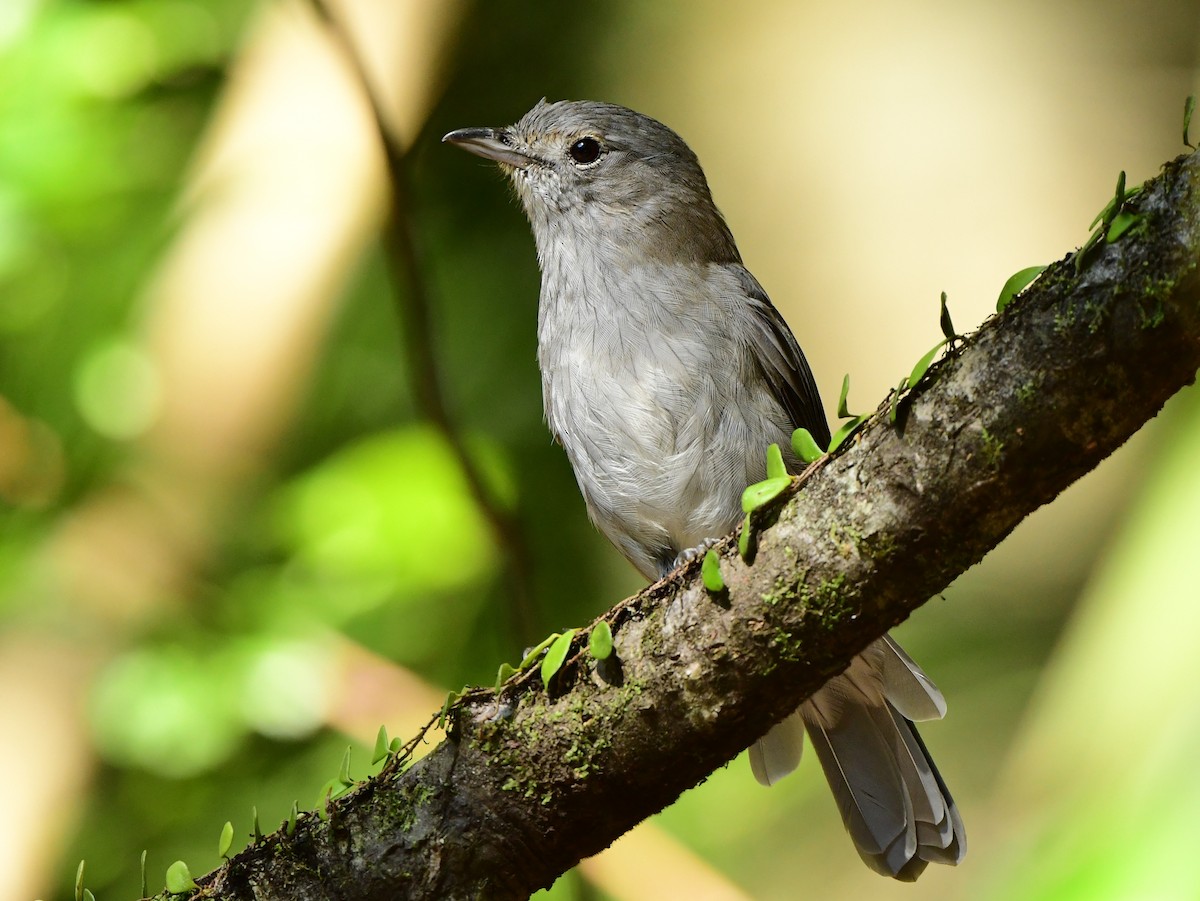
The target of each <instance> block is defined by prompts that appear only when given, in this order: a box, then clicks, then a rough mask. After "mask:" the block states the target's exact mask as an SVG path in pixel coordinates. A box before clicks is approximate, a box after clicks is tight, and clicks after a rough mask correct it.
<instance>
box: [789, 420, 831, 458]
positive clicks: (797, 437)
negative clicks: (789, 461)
mask: <svg viewBox="0 0 1200 901" xmlns="http://www.w3.org/2000/svg"><path fill="white" fill-rule="evenodd" d="M792 450H793V451H794V452H795V454H796V456H797V457H799V458H800V459H801V460H802V461H803V462H805V463H815V462H816V461H817V460H820V459H821V458H822V457H823V456H825V451H823V450H821V448H820V446H818V444H817V442H816V439H814V438H813V436H812V433H811V432H810V431H809V430H808V429H803V428H801V429H796V431H794V432H792Z"/></svg>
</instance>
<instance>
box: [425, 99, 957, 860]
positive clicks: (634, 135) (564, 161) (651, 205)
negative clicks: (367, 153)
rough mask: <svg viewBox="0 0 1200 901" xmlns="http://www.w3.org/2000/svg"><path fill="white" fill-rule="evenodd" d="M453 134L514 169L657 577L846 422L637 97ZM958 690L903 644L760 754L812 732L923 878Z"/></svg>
mask: <svg viewBox="0 0 1200 901" xmlns="http://www.w3.org/2000/svg"><path fill="white" fill-rule="evenodd" d="M444 140H446V141H449V142H451V143H454V144H457V145H459V146H461V147H463V148H464V149H466V150H469V151H471V152H473V153H476V154H478V155H480V156H483V157H485V158H488V159H492V160H495V161H496V162H498V163H499V164H500V166H501V168H502V169H504V171H505V172H506V173H507V174H508V175H509V176H510V177H511V179H512V182H513V184H514V186H515V188H516V191H517V195H518V196H519V197H520V199H521V202H522V205H523V206H524V209H525V213H526V215H527V216H528V217H529V221H530V223H531V225H532V228H533V234H534V239H535V241H536V244H537V255H538V263H539V265H540V267H541V271H542V290H541V303H540V305H539V309H538V363H539V365H540V367H541V372H542V392H543V402H544V405H545V411H546V420H547V422H548V424H549V426H550V429H551V431H552V432H553V433H554V435H555V437H556V438H557V440H558V441H559V442H560V443H561V444H562V446H563V448H564V449H565V450H566V452H567V456H568V458H569V459H570V461H571V465H572V467H573V468H574V470H575V475H576V478H577V480H578V482H579V487H580V491H581V492H582V493H583V497H584V501H585V503H586V505H587V509H588V513H589V514H590V515H591V518H592V520H593V522H595V523H596V525H597V527H598V528H599V529H600V530H601V531H602V532H603V533H604V534H605V535H606V536H607V537H608V538H609V540H611V541H612V543H613V544H614V545H616V546H617V548H618V549H619V550H620V551H621V552H622V553H623V554H624V555H625V556H626V557H627V558H628V559H629V560H630V562H631V563H633V565H634V566H635V567H637V568H638V570H639V571H640V572H642V573H643V574H644V575H645V576H646V577H647V578H651V579H654V578H658V577H660V576H662V575H664V574H665V573H666V572H668V571H669V570H670V569H671V568H673V566H674V565H675V563H676V561H677V560H678V558H679V557H680V555H681V554H684V553H686V552H687V551H688V550H689V549H692V548H695V547H697V546H700V545H702V544H703V543H704V542H705V541H706V540H707V539H712V538H715V537H719V536H721V535H724V534H726V533H727V532H729V531H731V530H732V529H733V528H734V526H735V525H736V524H737V523H738V521H739V520H740V519H741V515H742V514H741V506H740V497H741V491H742V489H743V488H744V487H745V486H746V485H748V484H750V483H752V482H756V481H759V480H760V479H762V478H763V477H764V475H765V464H764V451H765V449H766V447H767V445H768V444H770V443H772V442H775V443H778V444H779V446H780V447H781V448H784V459H785V463H786V464H787V465H788V468H789V469H790V470H792V471H799V469H800V463H799V461H798V460H797V459H796V458H795V457H794V456H793V455H792V453H791V450H790V447H791V443H790V440H789V439H790V436H791V433H792V431H793V429H795V428H797V427H799V426H803V427H805V428H807V429H808V430H809V431H810V432H811V433H812V434H813V436H814V437H815V438H816V440H817V441H818V442H820V443H822V446H824V443H826V442H828V440H829V430H828V425H827V423H826V421H825V415H824V412H823V410H822V407H821V401H820V396H819V394H818V392H817V388H816V384H815V382H814V380H813V377H812V373H811V371H810V369H809V367H808V363H807V362H806V361H805V359H804V354H803V353H802V352H801V350H800V347H799V345H798V344H797V343H796V339H795V337H794V336H793V335H792V332H791V330H790V329H789V328H788V327H787V325H786V323H785V322H784V321H783V319H782V317H781V316H780V315H779V313H778V312H777V311H776V309H775V308H774V306H772V304H771V301H770V300H769V298H768V297H767V294H766V292H765V291H764V290H763V289H762V286H761V285H759V284H758V282H757V281H756V280H755V278H754V276H753V275H751V274H750V272H749V271H748V270H747V269H746V268H745V267H744V266H743V265H742V260H741V256H740V255H739V253H738V250H737V246H736V244H735V243H734V240H733V236H732V235H731V234H730V232H729V228H728V226H727V225H726V224H725V220H724V219H723V218H722V217H721V214H720V212H719V211H718V210H717V208H716V206H715V205H714V203H713V200H712V197H711V195H710V193H709V188H708V183H707V181H706V179H705V177H704V172H703V170H702V169H701V168H700V163H699V161H698V160H697V159H696V156H695V154H694V153H693V152H692V151H691V149H690V148H689V147H688V146H687V145H686V144H685V143H684V142H683V140H682V139H681V138H679V136H678V135H676V134H675V132H673V131H671V130H670V129H669V128H667V127H666V126H665V125H663V124H661V123H659V122H657V121H655V120H654V119H650V118H648V117H646V116H643V115H641V114H639V113H635V112H633V111H632V110H628V109H625V108H624V107H620V106H614V105H612V104H607V103H595V102H566V101H563V102H558V103H546V102H545V101H542V102H540V103H538V104H537V105H536V106H535V107H534V108H533V109H532V110H530V111H529V112H528V113H526V114H525V116H523V117H522V118H521V120H520V121H519V122H517V123H516V124H515V125H513V126H509V127H505V128H468V129H460V130H458V131H454V132H451V133H450V134H448V135H446V137H445V138H444ZM944 712H945V701H944V700H943V699H942V696H941V694H940V692H938V690H937V688H936V687H935V686H934V685H933V683H932V682H930V681H929V679H928V677H926V676H925V674H924V673H923V672H921V670H920V668H919V667H918V666H917V665H916V664H915V663H914V662H913V661H912V660H911V659H910V658H909V657H908V655H906V654H905V653H904V652H903V651H902V650H901V649H900V648H899V646H898V645H896V644H895V642H893V641H892V640H891V639H890V638H889V637H884V638H882V639H880V640H879V641H877V642H875V643H874V644H873V645H871V646H870V647H869V648H868V649H867V650H866V651H865V652H864V653H863V654H862V655H860V656H859V657H857V658H855V660H854V661H853V662H852V663H851V665H850V667H849V668H848V669H847V670H846V672H845V673H843V674H842V675H840V676H836V677H834V678H833V679H831V680H830V681H829V682H828V683H827V684H826V685H825V686H824V687H823V688H822V689H821V690H820V691H818V692H817V693H816V694H814V695H813V696H812V697H811V698H810V699H809V700H808V701H806V702H805V703H804V704H803V705H801V707H800V709H799V710H798V711H797V712H796V713H795V714H793V715H792V716H790V717H788V718H787V719H785V720H784V721H783V722H781V723H779V724H778V725H777V726H776V727H775V728H774V729H772V730H771V731H770V732H769V733H768V734H767V735H766V736H764V737H763V738H762V739H761V740H760V741H758V742H757V743H756V744H755V746H754V747H753V748H751V751H750V760H751V766H752V768H753V771H754V774H755V777H756V778H757V779H758V780H759V781H760V782H762V783H764V784H768V785H769V784H771V783H773V782H775V781H776V780H777V779H779V778H781V777H782V776H783V775H785V774H786V773H788V772H790V771H791V770H793V769H794V768H795V767H796V765H797V764H798V763H799V760H800V752H801V748H802V741H803V732H804V731H807V732H808V734H809V736H810V740H811V741H812V743H813V747H814V749H815V751H816V754H817V757H818V759H819V760H820V761H821V765H822V767H823V768H824V770H825V774H826V777H827V779H828V780H829V783H830V787H831V788H832V789H833V793H834V797H835V799H836V801H837V805H838V808H839V810H840V812H841V814H842V819H843V821H844V822H845V824H846V828H847V830H848V831H849V833H850V835H851V837H852V839H853V840H854V843H855V846H856V847H857V848H858V850H859V854H860V855H861V856H862V858H863V860H864V861H866V863H867V864H868V866H870V867H871V868H872V869H874V870H876V871H878V872H880V873H883V874H885V875H889V876H895V877H896V878H898V879H914V878H916V876H917V875H918V874H919V873H920V872H921V870H922V869H924V867H925V864H926V863H927V862H937V863H949V864H956V863H958V862H959V860H961V859H962V856H963V854H964V853H965V851H966V837H965V833H964V831H963V827H962V821H961V819H960V818H959V816H958V811H957V809H956V808H955V806H954V802H953V800H952V799H951V798H950V794H949V792H947V791H946V787H945V785H944V784H943V782H942V780H941V776H940V775H939V774H938V772H937V770H936V769H935V768H934V766H933V762H932V760H930V758H929V755H928V753H927V752H926V751H925V748H924V745H923V744H922V743H921V740H920V736H919V735H918V734H917V732H916V730H915V728H914V727H913V725H912V721H913V720H920V719H928V718H932V717H939V716H941V715H942V714H943V713H944Z"/></svg>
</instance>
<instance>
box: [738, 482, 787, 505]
mask: <svg viewBox="0 0 1200 901" xmlns="http://www.w3.org/2000/svg"><path fill="white" fill-rule="evenodd" d="M791 484H792V477H791V476H787V475H785V476H779V477H778V478H774V479H764V480H763V481H761V482H755V483H754V484H753V485H747V486H746V490H745V491H743V492H742V512H743V513H750V512H752V511H754V510H757V509H758V508H759V507H761V506H763V505H764V504H767V503H770V502H771V501H773V500H774V499H775V498H777V497H779V495H780V494H782V493H783V492H784V491H786V490H787V488H788V486H789V485H791Z"/></svg>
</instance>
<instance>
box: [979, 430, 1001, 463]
mask: <svg viewBox="0 0 1200 901" xmlns="http://www.w3.org/2000/svg"><path fill="white" fill-rule="evenodd" d="M982 439H983V440H982V447H981V451H982V454H983V460H984V462H985V463H986V464H987V465H988V466H990V467H991V468H993V469H996V468H997V467H999V466H1000V461H1002V460H1003V459H1004V442H1003V441H1001V440H1000V439H999V438H997V437H996V436H995V435H993V434H992V433H991V432H989V431H988V430H987V429H984V430H983V435H982Z"/></svg>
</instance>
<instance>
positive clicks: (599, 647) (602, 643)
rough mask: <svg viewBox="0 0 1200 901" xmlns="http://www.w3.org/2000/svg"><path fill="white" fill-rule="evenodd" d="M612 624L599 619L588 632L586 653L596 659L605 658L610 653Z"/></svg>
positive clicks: (611, 647)
mask: <svg viewBox="0 0 1200 901" xmlns="http://www.w3.org/2000/svg"><path fill="white" fill-rule="evenodd" d="M612 650H613V642H612V626H610V625H609V624H608V623H607V621H605V620H600V622H598V623H596V625H594V626H592V631H591V632H590V633H589V634H588V653H589V654H591V655H592V656H593V657H595V658H596V659H597V660H607V659H608V658H609V657H610V656H611V655H612Z"/></svg>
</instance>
